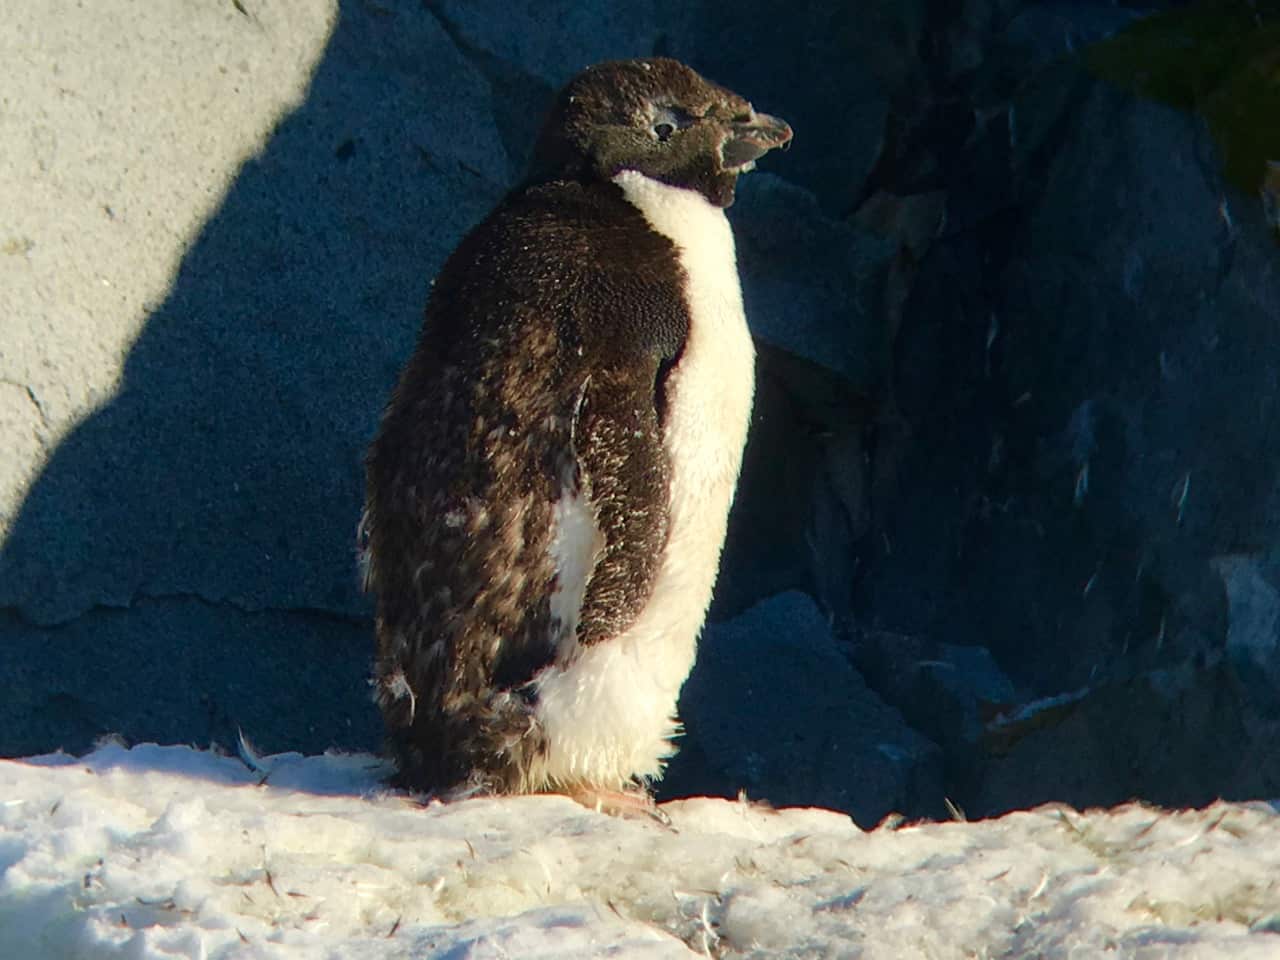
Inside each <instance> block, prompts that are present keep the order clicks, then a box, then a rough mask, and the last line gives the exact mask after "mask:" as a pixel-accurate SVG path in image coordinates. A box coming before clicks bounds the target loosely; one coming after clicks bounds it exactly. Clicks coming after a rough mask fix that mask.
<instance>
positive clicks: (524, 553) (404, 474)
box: [361, 58, 791, 809]
mask: <svg viewBox="0 0 1280 960" xmlns="http://www.w3.org/2000/svg"><path fill="white" fill-rule="evenodd" d="M790 139H791V129H790V128H789V127H788V126H787V124H786V123H784V122H783V121H782V120H779V119H777V118H775V117H771V116H768V115H766V114H762V113H757V112H756V111H755V110H754V109H753V108H752V106H751V104H750V103H748V102H747V101H746V100H744V99H743V98H742V97H740V96H738V95H737V94H734V93H731V92H730V91H728V90H725V89H724V88H722V87H719V86H716V85H715V84H713V83H710V82H708V81H707V80H705V79H703V78H702V77H701V76H699V75H698V74H697V73H695V72H694V71H693V70H691V69H690V68H689V67H687V66H685V65H683V64H681V63H679V62H677V61H675V60H670V59H661V58H655V59H647V60H625V61H615V62H608V63H601V64H598V65H596V66H593V67H590V68H589V69H587V70H585V71H583V72H582V73H581V74H579V75H578V76H577V77H576V78H574V79H573V80H572V81H571V82H570V83H569V84H568V86H567V87H565V89H564V90H563V91H561V93H560V94H559V96H558V98H557V100H556V102H555V105H554V107H553V109H552V111H551V115H550V117H549V118H548V120H547V122H546V125H545V127H544V129H543V132H542V135H541V138H540V140H539V143H538V146H537V151H536V155H535V159H534V165H533V174H532V175H531V177H530V178H529V179H528V180H527V181H526V182H525V183H524V184H522V185H521V186H519V187H518V188H516V189H515V190H514V191H512V192H511V193H510V194H509V195H508V196H507V197H506V198H505V199H504V200H503V201H502V202H501V203H500V204H499V205H498V207H497V209H496V210H494V211H493V212H492V213H491V214H490V215H489V216H488V217H487V218H486V219H485V220H484V221H483V222H482V223H481V224H480V225H479V226H477V227H476V228H475V229H474V230H472V231H471V232H470V233H469V234H468V235H467V236H466V237H465V238H464V239H463V240H462V242H461V243H460V244H459V246H458V248H457V249H456V250H455V251H454V253H453V254H452V255H451V256H450V257H449V259H448V261H447V262H446V263H445V265H444V268H443V270H442V271H441V272H440V275H439V277H438V278H437V280H436V283H435V286H434V289H433V291H432V294H431V298H430V302H429V303H428V305H427V309H426V317H425V321H424V324H423V327H422V331H421V334H420V336H419V340H418V343H417V346H416V349H415V350H414V352H413V355H412V356H411V357H410V359H409V361H408V364H407V365H406V367H405V369H404V371H403V373H402V374H401V377H400V381H399V384H398V386H397V387H396V388H395V391H394V393H393V395H392V397H391V400H390V402H389V403H388V405H387V409H386V412H385V414H384V416H383V419H382V423H381V427H380V429H379V431H378V434H377V438H376V439H375V440H374V442H373V444H372V447H371V449H370V451H369V455H368V461H367V494H366V505H365V515H364V519H363V521H362V524H361V529H362V540H363V543H362V549H363V562H364V569H365V577H366V585H367V588H368V589H369V590H371V591H372V592H373V593H374V595H375V597H376V601H377V621H376V656H375V676H374V681H373V682H374V685H375V689H376V698H377V701H378V704H379V706H380V708H381V710H382V713H383V717H384V719H385V723H386V729H387V734H388V740H389V745H390V749H391V751H392V754H393V757H394V760H395V762H396V764H397V769H398V771H399V772H398V775H397V780H396V782H397V783H398V784H399V785H401V786H404V787H408V788H411V789H415V790H423V791H430V792H433V793H435V794H436V795H441V796H459V795H466V794H470V793H512V792H539V791H556V792H563V793H567V794H569V795H571V796H574V797H576V798H577V799H579V800H581V801H583V802H586V803H590V804H596V805H603V806H606V807H610V808H617V809H624V808H625V807H626V806H627V805H628V803H632V804H633V805H642V804H643V803H644V802H645V799H646V798H647V793H646V788H647V785H648V784H649V783H651V782H652V781H653V780H655V779H656V778H658V777H660V776H661V775H662V770H663V764H664V761H665V760H666V759H667V758H669V757H670V756H671V755H672V754H673V753H674V749H675V748H674V746H673V743H672V740H673V737H675V736H676V735H677V733H678V731H679V724H678V721H677V719H676V714H675V711H676V700H677V697H678V696H679V693H680V688H681V685H682V684H683V683H684V680H685V678H686V677H687V676H688V674H689V671H690V669H691V668H692V666H693V662H694V655H695V648H696V643H697V638H698V634H699V632H700V630H701V629H702V624H703V620H704V618H705V616H706V611H707V607H708V604H709V603H710V599H711V592H712V588H713V586H714V584H715V579H716V572H717V569H718V567H719V562H720V552H721V547H722V545H723V543H724V537H725V524H726V520H727V517H728V513H729V506H730V503H731V501H732V499H733V493H734V488H735V486H736V484H737V479H738V472H739V469H740V466H741V462H742V451H743V446H744V444H745V442H746V436H747V425H748V421H749V419H750V412H751V400H752V392H753V364H754V352H753V349H752V344H751V338H750V336H749V334H748V332H747V323H746V318H745V316H744V314H743V308H742V293H741V287H740V284H739V279H738V269H737V262H736V258H735V253H734V242H733V235H732V233H731V232H730V229H729V223H728V221H727V220H726V218H725V214H724V210H725V208H726V207H728V206H729V205H730V204H731V203H732V202H733V199H734V188H735V185H736V183H737V179H738V176H739V175H740V174H742V173H743V172H745V171H747V170H750V169H751V168H752V167H753V166H754V165H755V161H756V160H757V159H758V158H759V157H761V156H762V155H763V154H765V153H766V152H767V151H769V150H770V149H772V148H774V147H779V146H785V145H786V144H787V143H788V142H789V141H790Z"/></svg>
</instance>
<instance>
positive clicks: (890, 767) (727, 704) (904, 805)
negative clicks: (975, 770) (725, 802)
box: [662, 592, 943, 827]
mask: <svg viewBox="0 0 1280 960" xmlns="http://www.w3.org/2000/svg"><path fill="white" fill-rule="evenodd" d="M680 715H681V718H682V719H683V721H684V723H685V725H686V731H687V732H686V735H685V740H686V744H687V745H686V751H687V752H686V753H684V754H683V760H682V758H681V757H679V756H678V757H677V759H676V760H674V761H673V762H672V765H671V770H670V773H669V775H668V777H667V779H666V780H664V781H663V787H662V789H663V795H664V796H679V795H683V794H684V793H685V790H686V785H687V786H688V787H692V788H693V789H695V790H696V791H697V792H699V793H711V794H715V795H720V796H735V795H736V794H737V792H738V791H739V790H744V791H746V794H747V796H749V797H752V798H754V799H763V800H768V801H769V802H771V803H772V804H774V805H775V806H797V805H801V806H823V807H830V808H832V809H837V810H846V811H848V812H849V813H850V814H852V815H853V818H854V819H855V820H856V821H857V822H858V823H859V824H860V825H861V826H864V827H870V826H873V825H874V824H876V823H878V822H879V821H880V820H881V819H882V818H883V817H884V816H885V815H886V814H888V813H890V812H891V811H898V812H901V813H905V814H907V815H908V816H924V815H934V816H936V815H942V814H943V802H942V779H941V754H940V751H939V750H938V748H937V746H936V745H934V744H932V743H930V742H929V741H928V740H926V739H924V738H923V737H921V736H920V735H919V734H918V733H916V732H915V731H913V730H912V729H911V728H910V727H908V726H906V724H904V723H903V721H902V718H901V716H899V714H898V713H897V711H895V710H893V709H892V708H891V707H888V706H886V705H885V704H884V703H883V702H882V701H881V700H880V699H879V698H878V697H877V696H876V695H875V694H874V693H872V692H871V691H870V690H869V689H868V688H867V685H866V684H865V683H864V682H863V680H862V678H861V677H860V676H859V675H858V673H857V671H855V670H854V669H853V668H852V667H851V666H850V665H849V662H848V661H847V660H846V659H845V658H844V657H843V656H842V655H841V654H840V652H839V650H838V649H837V647H836V645H835V642H834V641H833V639H832V636H831V630H830V627H829V626H828V624H827V622H826V621H825V620H824V619H823V617H822V615H821V613H820V612H819V611H818V608H817V607H816V606H815V605H814V603H813V600H812V599H811V598H809V597H807V596H805V595H804V594H801V593H796V592H792V593H785V594H782V595H780V596H777V597H774V598H772V599H770V600H766V601H764V602H763V603H760V604H758V605H757V606H755V607H753V608H752V609H751V610H749V611H747V612H746V613H744V614H742V615H741V616H739V617H737V618H735V619H734V620H731V621H728V622H725V623H718V624H713V625H711V626H709V627H708V628H707V630H706V631H705V633H704V636H703V638H702V642H701V644H700V647H699V651H698V664H697V666H696V667H695V668H694V672H693V675H692V676H691V677H690V678H689V681H688V683H686V684H685V689H684V692H683V694H682V696H681V700H680ZM691 761H692V762H691ZM686 764H688V766H686Z"/></svg>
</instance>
